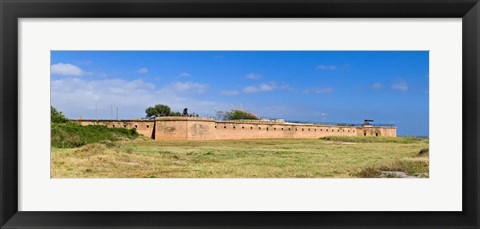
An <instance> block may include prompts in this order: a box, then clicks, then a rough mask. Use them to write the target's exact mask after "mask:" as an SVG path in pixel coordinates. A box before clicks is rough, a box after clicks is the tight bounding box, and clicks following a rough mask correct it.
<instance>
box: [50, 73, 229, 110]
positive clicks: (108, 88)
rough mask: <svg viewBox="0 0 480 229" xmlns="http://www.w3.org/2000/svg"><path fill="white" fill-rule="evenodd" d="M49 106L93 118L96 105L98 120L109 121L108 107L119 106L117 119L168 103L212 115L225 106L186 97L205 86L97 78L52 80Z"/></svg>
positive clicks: (109, 108) (174, 106)
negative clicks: (158, 86)
mask: <svg viewBox="0 0 480 229" xmlns="http://www.w3.org/2000/svg"><path fill="white" fill-rule="evenodd" d="M51 85H52V87H51V93H52V105H53V106H55V107H57V108H58V109H60V110H61V111H64V113H65V114H66V115H68V117H69V118H78V117H79V116H83V117H84V118H94V117H95V116H96V104H98V117H99V118H112V116H111V106H113V107H117V106H118V107H119V118H121V119H122V118H124V119H125V118H135V117H142V116H144V115H145V113H144V112H143V111H144V110H145V108H146V107H148V106H152V105H155V104H168V105H169V106H171V107H172V109H173V110H176V111H181V109H183V108H185V107H188V108H189V110H191V111H193V112H195V113H201V114H213V113H214V108H215V107H223V106H225V105H223V104H221V103H218V102H214V101H208V100H200V99H196V98H193V97H192V96H189V94H191V93H198V92H204V91H205V90H206V87H207V85H206V84H200V83H194V82H183V83H182V82H177V83H174V84H171V85H166V86H164V87H161V88H157V87H156V86H155V85H154V84H152V83H149V82H145V81H144V80H142V79H136V80H124V79H98V78H95V79H94V80H86V79H84V78H78V77H67V78H61V79H58V80H52V84H51Z"/></svg>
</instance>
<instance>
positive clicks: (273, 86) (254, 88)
mask: <svg viewBox="0 0 480 229" xmlns="http://www.w3.org/2000/svg"><path fill="white" fill-rule="evenodd" d="M289 88H290V86H289V85H288V84H285V83H280V84H279V83H276V82H268V83H262V84H258V85H250V86H246V87H244V88H243V93H246V94H251V93H257V92H270V91H275V90H286V89H289Z"/></svg>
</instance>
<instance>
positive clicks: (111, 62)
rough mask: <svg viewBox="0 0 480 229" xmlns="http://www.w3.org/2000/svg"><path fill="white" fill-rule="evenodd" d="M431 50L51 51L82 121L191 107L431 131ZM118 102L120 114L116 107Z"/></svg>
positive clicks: (69, 108)
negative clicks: (148, 109) (150, 109)
mask: <svg viewBox="0 0 480 229" xmlns="http://www.w3.org/2000/svg"><path fill="white" fill-rule="evenodd" d="M428 61H429V59H428V51H52V52H51V81H52V82H51V86H52V88H51V95H52V98H51V101H52V105H53V106H55V107H57V108H58V109H59V110H61V111H62V112H63V113H64V114H66V115H67V117H69V118H72V119H76V118H78V117H80V116H82V117H83V118H84V119H94V118H98V119H110V118H112V117H113V118H115V115H116V114H115V113H116V112H115V109H116V107H118V109H119V112H118V113H119V118H120V119H129V118H139V117H143V116H145V108H146V107H148V106H152V105H154V104H166V105H169V106H170V107H172V109H173V110H175V111H181V110H182V109H183V108H185V107H188V108H189V111H190V112H195V113H198V114H200V116H215V113H216V112H215V111H219V110H230V109H232V108H242V109H244V110H247V111H250V112H253V113H256V114H258V115H259V116H262V117H271V118H285V119H287V120H298V121H320V122H347V123H361V122H362V121H363V119H373V120H375V123H391V124H395V125H397V133H398V134H399V135H421V136H428V97H429V96H428V77H429V73H428V65H429V62H428ZM112 107H113V110H114V112H113V115H112Z"/></svg>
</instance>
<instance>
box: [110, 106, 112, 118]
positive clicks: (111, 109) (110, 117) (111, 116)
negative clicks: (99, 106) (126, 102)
mask: <svg viewBox="0 0 480 229" xmlns="http://www.w3.org/2000/svg"><path fill="white" fill-rule="evenodd" d="M112 119H113V105H112V104H110V120H112Z"/></svg>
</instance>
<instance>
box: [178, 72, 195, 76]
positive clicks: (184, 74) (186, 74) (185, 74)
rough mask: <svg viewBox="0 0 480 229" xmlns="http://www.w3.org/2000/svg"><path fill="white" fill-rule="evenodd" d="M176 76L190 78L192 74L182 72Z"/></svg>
mask: <svg viewBox="0 0 480 229" xmlns="http://www.w3.org/2000/svg"><path fill="white" fill-rule="evenodd" d="M178 76H180V77H190V76H192V74H190V73H188V72H182V73H180V74H178Z"/></svg>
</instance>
